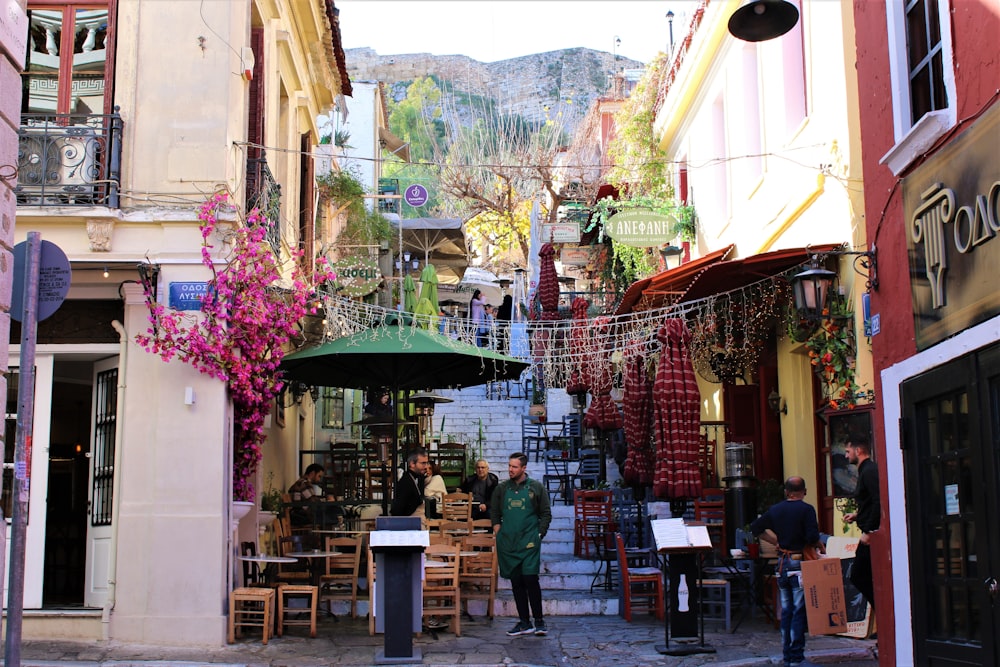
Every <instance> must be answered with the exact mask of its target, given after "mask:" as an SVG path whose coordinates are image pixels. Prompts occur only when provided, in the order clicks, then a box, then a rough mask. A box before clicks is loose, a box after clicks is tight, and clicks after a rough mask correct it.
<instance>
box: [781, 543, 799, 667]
mask: <svg viewBox="0 0 1000 667" xmlns="http://www.w3.org/2000/svg"><path fill="white" fill-rule="evenodd" d="M778 567H779V568H780V571H781V574H780V575H779V576H778V592H779V594H780V595H781V650H782V653H783V654H784V657H785V665H794V664H796V663H799V662H802V661H803V660H805V650H806V597H805V593H804V592H803V590H802V563H801V562H800V561H797V560H792V559H791V558H788V557H786V556H782V557H781V558H780V559H779V561H778Z"/></svg>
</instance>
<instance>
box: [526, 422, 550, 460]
mask: <svg viewBox="0 0 1000 667" xmlns="http://www.w3.org/2000/svg"><path fill="white" fill-rule="evenodd" d="M547 445H548V438H547V437H546V435H545V426H544V425H543V424H542V420H541V419H539V418H538V417H533V416H524V417H521V451H522V452H524V455H525V456H527V457H528V458H529V459H530V458H531V455H532V454H534V455H535V461H536V462H537V461H538V459H539V458H540V457H541V455H542V452H544V451H545V448H546V446H547Z"/></svg>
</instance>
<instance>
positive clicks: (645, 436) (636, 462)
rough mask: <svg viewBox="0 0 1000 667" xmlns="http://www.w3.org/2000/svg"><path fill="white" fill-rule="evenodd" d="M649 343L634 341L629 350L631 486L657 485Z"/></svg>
mask: <svg viewBox="0 0 1000 667" xmlns="http://www.w3.org/2000/svg"><path fill="white" fill-rule="evenodd" d="M648 346H649V344H648V341H634V342H632V343H630V344H629V345H628V347H626V348H625V386H624V395H623V396H622V411H623V412H624V413H625V415H624V416H625V442H626V443H628V453H627V454H626V456H625V472H624V476H625V481H626V482H627V483H628V484H631V485H633V486H634V485H645V486H649V485H651V484H652V483H653V467H654V461H655V457H654V455H653V447H652V443H651V442H650V435H651V432H652V428H651V427H652V423H651V422H650V416H651V415H652V411H653V378H652V375H651V374H650V373H648V372H647V364H648V358H647V351H648Z"/></svg>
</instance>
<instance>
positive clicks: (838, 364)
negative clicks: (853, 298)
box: [789, 299, 874, 410]
mask: <svg viewBox="0 0 1000 667" xmlns="http://www.w3.org/2000/svg"><path fill="white" fill-rule="evenodd" d="M853 317H854V314H853V313H852V312H851V311H850V310H849V309H848V308H847V307H846V305H845V304H844V303H842V302H841V301H840V300H838V299H834V301H833V303H832V305H831V307H830V308H826V309H824V310H823V319H821V320H820V321H819V323H818V325H816V326H815V329H808V328H804V327H802V326H800V327H798V328H797V330H798V331H802V332H803V333H804V334H805V335H804V336H803V337H804V338H805V346H806V349H807V350H809V363H811V364H812V366H813V371H814V372H815V373H816V375H817V376H818V377H819V379H820V382H821V385H822V389H823V396H824V398H825V399H826V400H827V402H828V405H829V407H830V408H832V409H834V410H843V409H848V410H852V409H854V408H855V407H856V406H857V405H858V403H860V402H865V401H868V402H870V401H871V400H872V399H873V398H874V396H873V392H872V391H871V390H870V389H862V388H861V387H860V386H859V385H858V384H857V382H855V379H854V375H855V370H856V368H855V361H856V359H857V347H856V345H855V340H854V326H853V325H854V319H853ZM800 324H801V323H800ZM795 329H796V327H794V326H791V325H790V327H789V331H790V332H792V331H793V330H795ZM794 337H795V336H794V335H793V338H794Z"/></svg>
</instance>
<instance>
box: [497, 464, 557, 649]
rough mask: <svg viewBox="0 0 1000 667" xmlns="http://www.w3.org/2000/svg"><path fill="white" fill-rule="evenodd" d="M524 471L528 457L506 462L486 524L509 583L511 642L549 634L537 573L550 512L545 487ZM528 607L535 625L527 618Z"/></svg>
mask: <svg viewBox="0 0 1000 667" xmlns="http://www.w3.org/2000/svg"><path fill="white" fill-rule="evenodd" d="M527 467H528V457H527V456H525V455H524V454H522V453H521V452H517V453H515V454H511V455H510V460H509V461H508V463H507V473H508V474H509V475H510V479H508V480H504V481H503V482H501V483H500V484H499V486H497V488H496V490H495V491H494V492H493V498H492V499H491V500H490V521H491V522H492V523H493V532H494V534H495V535H496V541H497V561H498V563H499V566H500V576H501V577H505V578H507V579H510V588H511V592H512V593H513V594H514V604H515V605H517V615H518V616H519V617H520V620H519V621H518V623H517V625H515V626H514V627H513V628H511V629H510V630H508V631H507V634H508V635H510V636H511V637H514V636H516V635H531V634H534V635H539V636H542V635H547V634H548V628H546V627H545V618H544V615H543V614H542V589H541V586H540V585H539V583H538V572H539V570H540V568H541V557H542V540H543V539H544V538H545V533H547V532H548V530H549V524H550V523H552V508H551V507H550V506H549V494H548V493H546V491H545V487H543V486H542V484H541V483H540V482H539V481H537V480H534V479H531V478H530V477H528V471H527ZM529 606H530V610H531V616H534V618H535V621H534V624H532V621H531V616H529V614H528V611H529Z"/></svg>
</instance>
